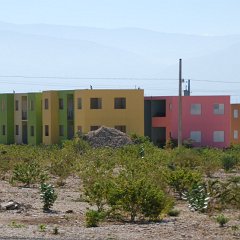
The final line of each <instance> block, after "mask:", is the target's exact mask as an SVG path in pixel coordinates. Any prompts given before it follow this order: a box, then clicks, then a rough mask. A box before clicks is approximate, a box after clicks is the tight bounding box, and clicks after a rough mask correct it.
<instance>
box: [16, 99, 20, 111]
mask: <svg viewBox="0 0 240 240" xmlns="http://www.w3.org/2000/svg"><path fill="white" fill-rule="evenodd" d="M18 105H19V104H18V100H16V101H15V111H18V109H19V106H18Z"/></svg>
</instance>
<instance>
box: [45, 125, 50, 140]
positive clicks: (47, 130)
mask: <svg viewBox="0 0 240 240" xmlns="http://www.w3.org/2000/svg"><path fill="white" fill-rule="evenodd" d="M45 136H46V137H47V136H49V126H48V125H45Z"/></svg>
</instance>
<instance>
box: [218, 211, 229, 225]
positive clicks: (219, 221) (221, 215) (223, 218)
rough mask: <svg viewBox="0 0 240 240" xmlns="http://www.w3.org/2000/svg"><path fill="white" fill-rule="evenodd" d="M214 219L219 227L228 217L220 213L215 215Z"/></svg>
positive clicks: (226, 221)
mask: <svg viewBox="0 0 240 240" xmlns="http://www.w3.org/2000/svg"><path fill="white" fill-rule="evenodd" d="M216 221H217V223H219V226H220V227H223V226H224V225H225V224H226V223H228V221H229V218H227V217H226V216H224V215H223V214H220V215H218V216H217V217H216Z"/></svg>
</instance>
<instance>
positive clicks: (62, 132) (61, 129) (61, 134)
mask: <svg viewBox="0 0 240 240" xmlns="http://www.w3.org/2000/svg"><path fill="white" fill-rule="evenodd" d="M58 130H59V137H64V125H63V124H60V125H59V129H58Z"/></svg>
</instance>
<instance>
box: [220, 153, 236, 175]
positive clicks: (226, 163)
mask: <svg viewBox="0 0 240 240" xmlns="http://www.w3.org/2000/svg"><path fill="white" fill-rule="evenodd" d="M236 164H237V160H236V158H235V157H234V156H232V155H225V156H223V158H222V166H223V168H224V170H225V171H230V170H232V169H233V168H234V167H235V166H236Z"/></svg>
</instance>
